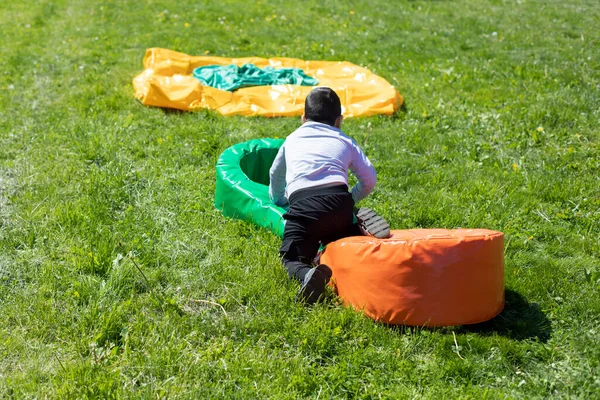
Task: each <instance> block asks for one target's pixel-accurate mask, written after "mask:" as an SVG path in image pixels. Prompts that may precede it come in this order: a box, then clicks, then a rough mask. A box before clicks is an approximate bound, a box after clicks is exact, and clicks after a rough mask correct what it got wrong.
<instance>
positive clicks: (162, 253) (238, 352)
mask: <svg viewBox="0 0 600 400" xmlns="http://www.w3.org/2000/svg"><path fill="white" fill-rule="evenodd" d="M599 26H600V6H599V5H598V2H597V0H570V1H564V0H537V1H536V0H487V1H484V0H457V1H425V0H414V1H409V0H398V1H394V2H392V1H385V0H371V1H368V2H361V1H348V2H346V1H324V2H323V1H316V0H309V1H305V2H298V1H288V0H278V1H267V0H262V1H249V2H246V1H233V0H227V1H184V0H180V1H167V0H144V1H141V0H140V1H126V0H113V1H111V0H105V1H101V0H95V1H94V0H79V1H68V0H51V1H50V0H40V1H36V2H28V1H17V0H5V1H2V2H1V4H0V38H1V42H0V48H1V52H0V398H11V397H14V398H92V397H93V398H130V397H134V398H138V397H144V398H145V397H147V398H200V399H211V398H223V399H230V398H241V399H250V398H261V399H262V398H272V399H286V398H290V399H295V398H321V399H328V398H367V399H371V398H373V399H375V398H394V399H396V398H415V397H416V398H421V397H424V398H436V399H437V398H473V399H480V398H548V397H559V398H560V397H562V398H598V396H599V393H600V365H599V360H600V239H599V238H600V178H599V175H600V147H599V142H600V128H599V127H600V111H599V110H600V29H598V27H599ZM149 47H165V48H169V49H173V50H178V51H182V52H185V53H188V54H192V55H202V54H211V55H217V56H225V57H237V56H262V57H275V56H284V57H295V58H302V59H308V60H347V61H350V62H353V63H356V64H359V65H362V66H365V67H368V68H370V69H371V70H372V71H374V72H375V73H377V74H379V75H381V76H382V77H384V78H386V79H387V80H388V81H390V82H391V83H392V84H394V85H395V86H396V87H397V88H398V90H399V91H400V93H401V94H402V95H403V96H404V97H405V99H406V106H405V108H404V109H402V110H400V111H399V112H397V113H396V114H395V115H393V116H391V117H389V116H376V117H369V118H357V119H348V120H346V121H345V123H344V130H345V131H346V132H347V133H348V134H349V135H351V136H352V137H354V138H355V139H356V141H357V142H358V143H359V144H360V145H361V146H362V147H363V149H364V150H365V152H366V153H367V154H368V156H369V158H370V159H371V161H372V162H373V163H374V165H375V167H376V168H377V170H378V173H379V182H378V186H377V188H376V190H375V192H374V193H373V195H371V196H370V197H369V198H368V199H366V200H365V201H364V205H366V206H369V207H372V208H375V209H377V211H379V212H380V213H381V214H382V215H383V216H385V217H386V218H387V219H388V220H389V221H390V224H391V225H392V227H393V228H396V229H403V228H413V227H424V228H434V227H436V228H457V227H471V228H489V229H494V230H499V231H502V232H504V233H505V263H506V266H505V268H506V270H505V276H506V288H507V294H506V296H507V303H506V307H505V310H504V311H503V313H502V314H500V315H499V316H498V317H496V318H495V319H493V320H492V321H490V322H487V323H484V324H479V325H475V326H463V327H455V328H444V329H418V328H417V329H415V328H407V327H387V326H383V325H381V324H377V323H375V322H373V321H372V320H370V319H368V318H366V317H364V316H363V315H361V314H359V313H357V312H355V311H353V310H350V309H346V308H344V307H342V306H341V305H340V304H339V302H338V301H337V300H336V299H335V298H333V297H332V298H331V299H330V300H329V301H328V302H327V303H325V304H321V305H318V306H316V307H313V308H309V309H307V308H303V307H299V306H297V305H295V304H294V296H295V293H296V290H297V285H296V284H294V283H293V282H291V281H289V280H288V279H287V276H286V274H285V273H284V270H283V268H282V267H281V265H280V264H279V260H278V257H277V250H278V246H279V239H277V238H276V237H275V236H274V235H273V234H271V233H269V232H268V231H266V230H263V229H258V228H255V227H254V226H252V225H250V224H248V223H244V222H240V221H235V220H230V219H225V218H223V217H222V216H221V215H220V213H219V212H218V211H217V210H215V209H214V207H213V204H212V201H213V196H214V188H215V177H214V176H215V170H214V166H215V162H216V160H217V157H218V156H219V154H220V153H221V152H222V151H223V150H224V149H225V148H227V147H229V146H230V145H232V144H235V143H238V142H241V141H245V140H248V139H252V138H260V137H285V136H286V135H287V134H288V133H290V132H291V131H293V130H294V129H295V128H296V127H297V126H298V124H299V118H273V119H266V118H244V117H228V118H225V117H222V116H220V115H219V114H217V113H215V112H212V111H200V112H196V113H182V112H174V111H167V110H162V109H158V108H147V107H144V106H142V105H141V104H140V103H139V102H138V101H137V100H135V99H134V97H133V88H132V85H131V80H132V78H133V77H134V76H135V75H136V74H138V73H139V72H140V71H141V70H142V57H143V55H144V52H145V49H146V48H149ZM140 271H142V272H140ZM455 338H456V339H455Z"/></svg>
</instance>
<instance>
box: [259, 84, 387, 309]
mask: <svg viewBox="0 0 600 400" xmlns="http://www.w3.org/2000/svg"><path fill="white" fill-rule="evenodd" d="M304 107H305V108H304V115H303V116H302V126H300V128H298V129H297V130H296V131H295V132H293V133H291V134H290V135H289V136H288V137H287V139H286V140H285V142H284V143H283V145H282V146H281V148H280V149H279V152H278V153H277V156H276V157H275V160H274V161H273V165H272V167H271V170H270V184H269V195H270V197H271V201H273V203H275V204H277V205H279V206H283V205H286V204H287V203H288V202H289V210H288V212H287V213H285V214H284V215H283V218H285V219H286V224H285V230H284V233H283V242H282V244H281V249H280V250H279V253H280V255H281V257H282V262H283V265H284V266H285V268H286V269H287V271H288V274H289V276H290V278H293V279H296V280H298V281H299V282H300V283H301V287H300V290H299V292H298V296H297V298H296V300H297V301H300V302H304V303H306V304H313V303H315V302H317V300H319V297H320V296H321V295H322V294H323V291H324V289H325V285H326V284H327V282H329V279H330V278H331V269H330V268H329V267H328V266H327V265H325V264H320V265H318V266H316V267H314V268H313V267H312V262H313V259H314V258H315V256H316V255H317V252H318V250H319V247H320V245H321V244H323V245H326V244H327V243H329V242H333V241H335V240H338V239H341V238H343V237H348V236H360V235H363V234H371V235H373V236H376V237H380V238H384V237H387V236H389V225H388V224H387V222H385V220H383V219H382V218H381V217H379V216H377V215H376V214H375V213H374V212H372V211H371V210H370V209H361V210H360V211H359V213H358V215H357V220H358V224H357V223H355V222H354V221H355V219H354V204H355V203H358V202H359V201H360V200H362V199H364V198H365V197H367V196H368V195H369V194H370V193H371V192H372V191H373V188H374V187H375V183H376V182H377V174H376V173H375V168H373V165H372V164H371V162H370V161H369V159H368V158H367V156H366V155H365V154H364V153H363V152H362V150H361V149H360V147H358V145H357V144H356V142H355V141H354V140H352V139H351V138H349V137H348V136H346V135H345V134H344V133H343V132H342V131H341V130H340V127H341V125H342V109H341V104H340V99H339V97H338V95H337V94H336V93H335V92H334V91H333V90H331V89H330V88H327V87H317V88H315V89H313V90H312V91H311V92H310V93H309V94H308V96H307V97H306V101H305V105H304ZM348 170H350V171H351V172H352V173H353V174H354V175H355V176H356V178H357V180H358V183H357V184H356V185H355V186H354V187H353V188H352V189H351V190H350V191H348ZM286 192H287V198H286ZM361 228H362V229H361Z"/></svg>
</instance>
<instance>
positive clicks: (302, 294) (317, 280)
mask: <svg viewBox="0 0 600 400" xmlns="http://www.w3.org/2000/svg"><path fill="white" fill-rule="evenodd" d="M308 274H310V275H308ZM308 274H307V277H308V280H306V278H305V282H304V283H303V284H302V287H300V290H299V291H298V294H297V295H296V303H304V304H306V305H311V304H314V303H316V302H317V301H319V298H320V297H321V296H322V295H323V292H324V291H325V286H326V285H327V283H328V282H329V280H330V279H331V275H332V273H331V269H330V268H329V267H328V266H327V265H325V264H320V265H318V266H316V267H315V268H313V269H312V270H311V271H309V272H308Z"/></svg>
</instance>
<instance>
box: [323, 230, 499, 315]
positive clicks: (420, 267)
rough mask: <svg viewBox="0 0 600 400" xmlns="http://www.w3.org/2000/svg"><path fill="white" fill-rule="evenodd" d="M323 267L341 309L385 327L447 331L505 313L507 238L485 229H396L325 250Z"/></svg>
mask: <svg viewBox="0 0 600 400" xmlns="http://www.w3.org/2000/svg"><path fill="white" fill-rule="evenodd" d="M321 263H323V264H327V265H328V266H329V267H330V268H331V269H332V271H333V276H332V281H331V285H332V286H333V287H334V289H335V291H336V292H337V294H338V295H339V296H340V297H341V298H342V300H343V301H344V303H345V304H346V305H352V306H353V307H354V308H355V309H357V310H364V313H365V314H366V315H367V316H369V317H371V318H373V319H375V320H377V321H380V322H383V323H387V324H403V325H413V326H452V325H464V324H473V323H477V322H482V321H486V320H489V319H491V318H493V317H494V316H496V315H497V314H498V313H500V311H502V309H503V307H504V235H503V234H502V233H501V232H496V231H491V230H487V229H452V230H450V229H410V230H393V231H392V236H391V237H390V238H387V239H376V238H373V237H368V236H353V237H348V238H344V239H340V240H338V241H335V242H333V243H330V244H329V245H327V248H326V249H325V251H324V253H323V255H322V256H321Z"/></svg>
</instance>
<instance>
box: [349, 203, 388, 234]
mask: <svg viewBox="0 0 600 400" xmlns="http://www.w3.org/2000/svg"><path fill="white" fill-rule="evenodd" d="M356 219H357V220H358V224H359V225H360V227H361V229H362V230H363V231H364V232H365V233H366V234H367V235H369V236H374V237H376V238H378V239H385V238H388V237H390V225H389V224H388V223H387V221H386V220H385V219H383V218H382V217H381V216H379V215H377V213H376V212H375V211H373V210H371V209H370V208H361V209H360V210H358V213H356Z"/></svg>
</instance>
